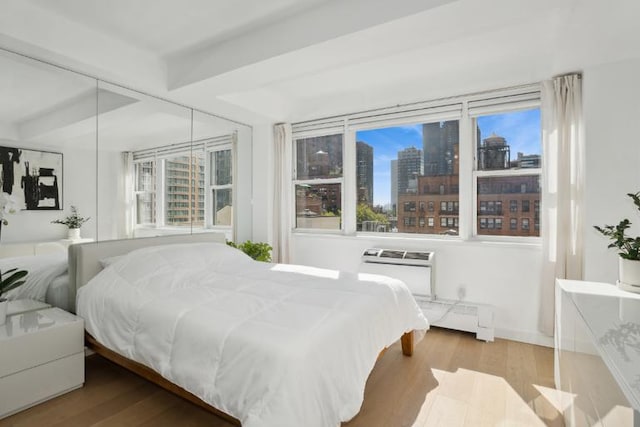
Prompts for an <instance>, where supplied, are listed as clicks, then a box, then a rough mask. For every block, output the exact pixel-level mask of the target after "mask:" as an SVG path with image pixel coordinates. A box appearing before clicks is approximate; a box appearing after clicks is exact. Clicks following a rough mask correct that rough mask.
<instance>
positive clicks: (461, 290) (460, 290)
mask: <svg viewBox="0 0 640 427" xmlns="http://www.w3.org/2000/svg"><path fill="white" fill-rule="evenodd" d="M466 296H467V288H465V287H464V285H460V286H458V299H459V300H461V301H462V300H463V299H464V298H465V297H466Z"/></svg>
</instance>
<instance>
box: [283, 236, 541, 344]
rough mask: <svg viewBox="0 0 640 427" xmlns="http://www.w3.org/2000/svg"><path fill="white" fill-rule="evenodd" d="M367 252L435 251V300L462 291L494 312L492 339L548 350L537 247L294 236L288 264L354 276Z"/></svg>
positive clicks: (419, 240)
mask: <svg viewBox="0 0 640 427" xmlns="http://www.w3.org/2000/svg"><path fill="white" fill-rule="evenodd" d="M368 247H384V248H405V249H419V250H434V251H435V252H436V263H437V264H436V287H437V295H438V297H441V298H446V299H457V295H458V288H459V287H464V288H465V290H466V297H465V300H466V301H472V302H478V303H486V304H491V305H493V306H494V307H495V327H496V331H495V332H496V336H499V337H503V338H509V339H515V340H519V341H526V342H533V343H539V344H543V345H551V340H550V338H548V337H545V336H542V335H541V334H539V333H538V331H537V322H538V300H539V293H538V289H539V283H540V280H541V276H540V269H541V261H542V256H541V249H540V247H539V246H537V245H523V244H509V245H507V244H501V243H493V242H492V243H489V242H458V241H444V240H437V239H411V240H398V239H394V238H389V237H379V238H376V237H345V236H319V235H308V234H296V235H294V236H293V239H292V262H293V263H296V264H307V265H313V266H317V267H324V268H330V269H340V270H346V271H357V269H358V268H359V266H360V255H361V254H362V251H363V250H364V249H365V248H368ZM392 268H393V267H392ZM391 275H392V274H391Z"/></svg>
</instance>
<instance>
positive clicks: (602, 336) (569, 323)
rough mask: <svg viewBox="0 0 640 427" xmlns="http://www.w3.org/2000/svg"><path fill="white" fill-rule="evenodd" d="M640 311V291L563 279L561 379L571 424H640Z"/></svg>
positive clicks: (557, 357)
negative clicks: (639, 416)
mask: <svg viewBox="0 0 640 427" xmlns="http://www.w3.org/2000/svg"><path fill="white" fill-rule="evenodd" d="M639 315H640V296H638V295H634V294H629V293H627V292H624V291H620V290H619V289H618V288H617V287H616V286H614V285H611V284H606V283H593V282H582V281H572V280H558V281H557V284H556V336H555V340H556V345H555V347H556V348H555V382H556V388H558V389H559V390H560V391H561V397H562V408H563V412H564V420H565V425H567V426H568V427H573V426H595V425H597V426H601V427H631V426H637V425H638V423H639V421H640V420H639V419H638V412H637V410H638V409H639V408H640V399H639V398H640V316H639ZM634 422H635V424H634Z"/></svg>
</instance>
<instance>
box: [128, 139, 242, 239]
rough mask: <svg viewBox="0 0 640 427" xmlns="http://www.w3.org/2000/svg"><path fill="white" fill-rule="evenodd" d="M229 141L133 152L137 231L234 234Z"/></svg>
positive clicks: (230, 143) (231, 161)
mask: <svg viewBox="0 0 640 427" xmlns="http://www.w3.org/2000/svg"><path fill="white" fill-rule="evenodd" d="M231 138H232V137H231V136H229V137H228V138H222V139H223V141H222V142H220V141H219V140H217V141H203V142H199V143H198V144H194V145H192V144H191V143H184V144H174V145H171V146H163V147H156V148H153V149H149V150H142V151H138V152H134V153H133V158H134V174H135V182H134V202H135V204H134V207H135V219H136V225H137V226H140V227H156V228H163V227H201V228H204V227H209V226H221V227H225V228H230V227H231V224H232V218H233V210H232V206H233V203H232V200H233V173H232V172H233V171H232V164H233V148H232V147H233V146H232V140H231Z"/></svg>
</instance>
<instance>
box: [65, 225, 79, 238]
mask: <svg viewBox="0 0 640 427" xmlns="http://www.w3.org/2000/svg"><path fill="white" fill-rule="evenodd" d="M67 238H68V239H69V240H79V239H80V229H79V228H70V229H69V233H68V234H67Z"/></svg>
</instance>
